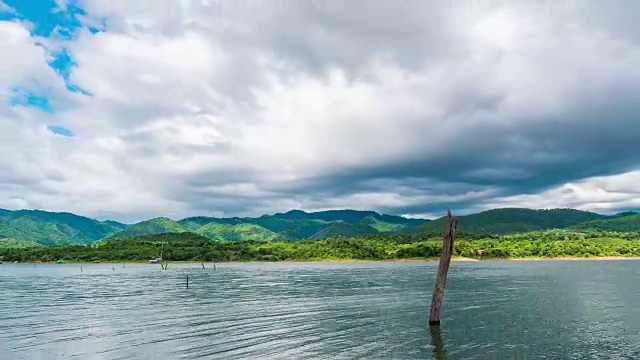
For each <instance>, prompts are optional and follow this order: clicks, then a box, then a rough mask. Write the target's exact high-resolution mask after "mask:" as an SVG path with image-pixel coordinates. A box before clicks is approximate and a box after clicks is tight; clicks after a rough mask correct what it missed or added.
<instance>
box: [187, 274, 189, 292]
mask: <svg viewBox="0 0 640 360" xmlns="http://www.w3.org/2000/svg"><path fill="white" fill-rule="evenodd" d="M188 288H189V275H188V274H187V289H188Z"/></svg>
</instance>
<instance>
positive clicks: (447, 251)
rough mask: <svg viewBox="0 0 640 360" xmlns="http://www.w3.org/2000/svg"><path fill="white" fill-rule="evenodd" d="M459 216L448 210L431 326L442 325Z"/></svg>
mask: <svg viewBox="0 0 640 360" xmlns="http://www.w3.org/2000/svg"><path fill="white" fill-rule="evenodd" d="M457 226H458V218H457V217H454V216H452V215H451V210H448V211H447V221H446V226H445V231H444V239H443V241H442V255H441V256H440V264H439V265H438V275H437V277H436V284H435V286H434V288H433V298H432V300H431V310H430V311H429V326H434V325H435V326H438V325H440V309H441V308H442V298H443V297H444V286H445V283H446V282H447V272H448V271H449V264H450V263H451V255H452V254H453V242H454V240H455V239H456V228H457Z"/></svg>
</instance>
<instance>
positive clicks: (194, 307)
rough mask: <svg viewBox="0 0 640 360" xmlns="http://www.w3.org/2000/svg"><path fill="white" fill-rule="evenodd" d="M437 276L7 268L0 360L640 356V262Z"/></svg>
mask: <svg viewBox="0 0 640 360" xmlns="http://www.w3.org/2000/svg"><path fill="white" fill-rule="evenodd" d="M436 266H437V264H436V263H264V264H262V263H259V264H218V266H217V270H215V271H214V270H213V268H212V267H208V268H206V269H202V267H201V266H200V265H193V266H187V265H178V264H172V265H170V266H169V269H168V270H167V271H161V270H160V267H159V266H153V265H127V266H126V267H122V266H121V265H117V264H116V265H107V264H92V265H88V264H85V265H83V266H82V269H80V265H73V264H65V265H44V264H39V265H38V266H37V267H35V268H34V267H33V265H7V264H5V265H0V359H67V358H76V359H154V358H157V359H241V358H253V359H256V358H259V359H310V358H312V359H356V358H364V359H376V358H392V359H495V358H506V359H512V358H521V359H538V358H544V357H546V358H552V359H590V358H593V359H600V358H607V359H632V358H640V356H638V355H639V350H640V300H639V299H640V285H638V281H637V279H638V276H639V275H640V262H638V261H599V262H597V261H581V262H569V261H567V262H562V261H556V262H479V263H478V262H476V263H454V264H453V265H452V267H451V270H450V272H449V281H447V290H446V293H445V301H444V307H443V312H442V325H441V326H440V327H439V328H438V327H429V326H428V311H429V305H430V304H429V302H430V300H431V293H432V286H433V281H434V278H435V271H436ZM187 275H189V288H188V289H187V288H186V286H185V285H186V284H185V281H186V276H187Z"/></svg>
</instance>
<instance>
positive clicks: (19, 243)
mask: <svg viewBox="0 0 640 360" xmlns="http://www.w3.org/2000/svg"><path fill="white" fill-rule="evenodd" d="M34 246H40V245H39V244H38V243H35V242H33V241H27V240H16V239H11V238H7V237H2V236H0V249H9V248H11V249H21V248H29V247H34Z"/></svg>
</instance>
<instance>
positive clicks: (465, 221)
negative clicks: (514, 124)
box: [405, 208, 607, 234]
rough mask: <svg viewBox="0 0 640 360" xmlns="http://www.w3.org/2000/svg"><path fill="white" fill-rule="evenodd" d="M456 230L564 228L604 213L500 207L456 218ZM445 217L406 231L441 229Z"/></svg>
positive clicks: (487, 231)
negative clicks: (457, 221) (457, 220)
mask: <svg viewBox="0 0 640 360" xmlns="http://www.w3.org/2000/svg"><path fill="white" fill-rule="evenodd" d="M458 218H459V219H460V220H459V223H458V229H460V230H463V231H467V232H471V233H478V234H509V233H521V232H530V231H538V230H546V229H564V228H568V227H571V226H574V225H577V224H580V223H583V222H585V221H592V220H600V219H606V218H607V216H605V215H600V214H596V213H592V212H588V211H581V210H574V209H549V210H532V209H521V208H503V209H493V210H487V211H483V212H479V213H476V214H471V215H464V216H459V217H458ZM444 223H445V218H444V217H442V218H439V219H437V220H433V221H430V222H427V223H424V224H422V225H420V226H417V227H414V228H411V229H408V230H407V231H405V232H407V233H411V234H419V233H431V232H442V231H444Z"/></svg>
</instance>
